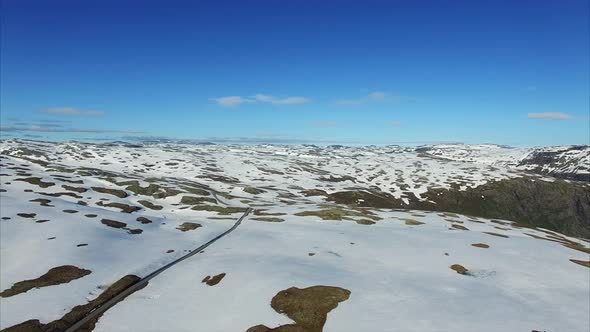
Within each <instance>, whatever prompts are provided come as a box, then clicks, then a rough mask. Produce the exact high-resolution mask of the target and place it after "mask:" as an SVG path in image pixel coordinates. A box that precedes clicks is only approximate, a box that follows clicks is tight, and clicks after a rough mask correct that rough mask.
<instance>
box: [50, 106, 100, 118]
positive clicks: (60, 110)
mask: <svg viewBox="0 0 590 332" xmlns="http://www.w3.org/2000/svg"><path fill="white" fill-rule="evenodd" d="M41 112H43V113H47V114H56V115H71V116H101V115H104V112H102V111H87V110H81V109H78V108H73V107H57V108H48V109H44V110H42V111H41Z"/></svg>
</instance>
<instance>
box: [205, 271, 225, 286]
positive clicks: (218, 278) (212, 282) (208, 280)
mask: <svg viewBox="0 0 590 332" xmlns="http://www.w3.org/2000/svg"><path fill="white" fill-rule="evenodd" d="M223 277H225V273H220V274H218V275H216V276H213V277H212V276H206V277H205V278H203V280H201V282H202V283H206V284H207V285H209V286H215V285H217V284H218V283H219V282H221V279H223Z"/></svg>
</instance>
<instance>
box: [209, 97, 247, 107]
mask: <svg viewBox="0 0 590 332" xmlns="http://www.w3.org/2000/svg"><path fill="white" fill-rule="evenodd" d="M213 100H214V101H215V102H217V104H219V105H220V106H223V107H237V106H240V105H241V104H243V103H248V102H252V100H250V99H246V98H242V97H240V96H227V97H219V98H213Z"/></svg>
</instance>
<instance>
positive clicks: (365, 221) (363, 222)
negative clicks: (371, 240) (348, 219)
mask: <svg viewBox="0 0 590 332" xmlns="http://www.w3.org/2000/svg"><path fill="white" fill-rule="evenodd" d="M355 221H356V223H357V224H359V225H373V224H375V222H374V221H373V220H370V219H360V220H355Z"/></svg>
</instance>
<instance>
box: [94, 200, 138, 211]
mask: <svg viewBox="0 0 590 332" xmlns="http://www.w3.org/2000/svg"><path fill="white" fill-rule="evenodd" d="M96 205H98V206H104V207H113V208H117V209H120V210H121V212H123V213H133V212H135V211H139V210H141V208H140V207H139V206H133V205H129V204H124V203H118V202H111V203H106V204H105V203H103V202H102V201H99V202H98V203H96Z"/></svg>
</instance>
